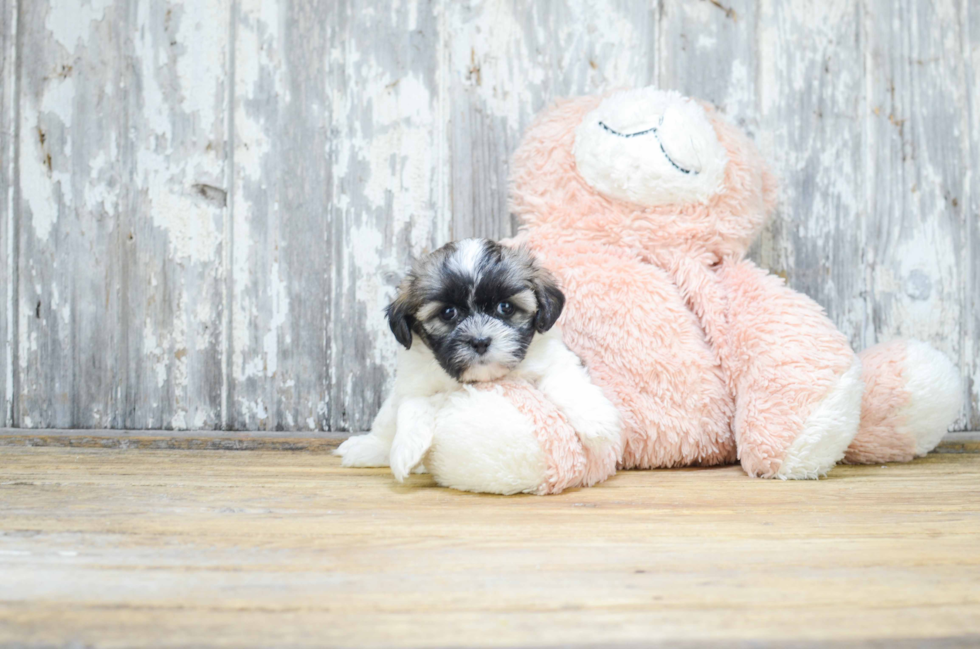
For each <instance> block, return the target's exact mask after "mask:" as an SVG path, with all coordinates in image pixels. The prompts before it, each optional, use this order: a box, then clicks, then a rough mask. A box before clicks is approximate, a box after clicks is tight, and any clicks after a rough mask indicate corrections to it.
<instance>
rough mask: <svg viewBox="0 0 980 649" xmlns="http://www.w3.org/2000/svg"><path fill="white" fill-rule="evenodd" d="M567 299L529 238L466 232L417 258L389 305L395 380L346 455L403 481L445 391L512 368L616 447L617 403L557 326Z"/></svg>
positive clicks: (584, 432) (579, 426) (427, 442)
mask: <svg viewBox="0 0 980 649" xmlns="http://www.w3.org/2000/svg"><path fill="white" fill-rule="evenodd" d="M564 304H565V296H564V294H563V293H562V292H561V290H560V289H559V288H558V285H557V282H556V281H555V278H554V277H553V276H552V274H551V273H550V272H548V271H547V270H546V269H544V268H542V267H541V266H540V265H539V264H538V262H537V261H536V260H535V259H534V257H533V256H532V254H531V253H530V251H529V250H527V249H526V248H523V247H518V248H510V247H507V246H503V245H501V244H499V243H495V242H493V241H490V240H487V239H465V240H463V241H459V242H455V243H449V244H447V245H445V246H443V247H442V248H439V249H438V250H436V251H435V252H433V253H431V254H429V255H427V256H425V257H423V258H421V259H419V260H418V261H417V262H416V264H415V265H414V267H413V268H412V270H411V271H410V272H409V273H408V276H407V277H406V278H405V280H404V281H403V282H402V283H401V285H400V286H399V289H398V294H397V296H396V297H395V299H394V301H393V302H392V303H391V304H390V305H389V306H388V308H387V309H386V314H387V318H388V325H389V326H390V328H391V331H392V333H393V334H394V335H395V339H396V340H398V342H399V343H400V344H401V345H402V347H404V349H403V350H402V351H401V352H400V354H399V358H398V366H397V375H396V378H395V385H394V389H393V390H392V393H391V394H390V395H389V396H388V398H387V399H386V400H385V402H384V403H383V404H382V406H381V410H380V411H379V413H378V416H377V417H376V419H375V421H374V424H373V425H372V427H371V432H370V433H369V434H367V435H361V436H357V437H351V438H350V439H348V440H347V441H345V442H344V443H343V444H341V446H340V448H338V449H337V451H336V454H338V455H340V456H341V457H342V458H343V461H342V464H343V465H344V466H348V467H354V466H359V467H364V466H390V467H391V469H392V472H393V473H394V475H395V477H396V478H397V479H398V480H399V481H401V480H402V479H404V477H405V476H406V475H408V474H409V473H410V472H411V471H412V470H413V469H415V470H422V469H421V467H420V465H421V462H422V459H423V456H424V455H425V453H426V452H427V451H428V449H429V447H430V446H431V444H432V441H433V435H434V434H435V431H436V427H437V417H438V413H439V410H440V408H441V407H442V406H443V404H444V403H445V398H446V396H447V395H449V394H450V393H453V392H456V391H459V390H461V389H463V386H464V385H466V384H468V383H474V382H483V381H493V380H496V379H501V378H504V377H508V378H519V379H524V380H526V381H529V382H530V383H532V384H533V385H534V386H535V387H537V388H538V389H539V390H540V391H541V392H542V393H543V394H544V395H545V396H546V397H547V398H548V399H549V400H551V401H552V402H553V403H554V404H555V405H556V406H557V407H558V408H559V409H560V410H562V412H563V413H564V414H565V416H566V418H567V419H568V422H569V424H571V426H572V427H573V428H574V429H575V431H576V432H577V433H578V435H579V438H580V439H581V441H582V443H583V444H585V445H587V446H588V445H608V444H615V445H617V447H618V445H619V444H620V443H621V442H620V424H619V415H618V412H617V411H616V409H615V407H614V406H613V405H612V404H611V403H610V402H609V401H608V400H607V399H606V398H605V397H604V396H603V394H602V391H601V390H600V389H599V388H598V387H597V386H595V385H594V384H592V382H591V380H590V378H589V375H588V373H587V372H586V370H585V368H583V367H582V364H581V362H580V361H579V359H578V357H577V356H576V355H575V354H574V353H573V352H572V351H571V350H569V349H568V348H567V347H566V346H565V344H564V343H563V342H562V340H561V335H560V333H559V332H558V331H557V330H556V329H554V328H553V327H554V325H555V322H556V321H557V320H558V317H559V316H560V315H561V312H562V309H563V307H564ZM488 416H492V413H488Z"/></svg>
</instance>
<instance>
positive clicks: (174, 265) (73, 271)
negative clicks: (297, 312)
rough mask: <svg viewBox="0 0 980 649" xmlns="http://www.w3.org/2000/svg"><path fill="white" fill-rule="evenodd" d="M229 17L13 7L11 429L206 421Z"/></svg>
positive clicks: (189, 7) (221, 207) (214, 336)
mask: <svg viewBox="0 0 980 649" xmlns="http://www.w3.org/2000/svg"><path fill="white" fill-rule="evenodd" d="M228 6H229V4H228V2H226V1H224V0H214V1H210V0H209V1H208V2H195V3H191V4H184V3H167V2H151V1H148V0H145V1H142V2H137V3H129V2H123V1H119V2H115V3H113V2H93V3H90V4H85V5H79V4H76V3H64V5H62V4H58V3H44V2H41V3H23V4H22V5H21V20H20V23H19V29H20V31H21V36H20V38H22V39H23V41H24V42H25V43H26V45H25V47H27V48H28V49H29V50H30V51H31V52H32V55H31V56H29V57H22V64H21V76H22V91H21V93H20V97H21V106H20V110H21V124H20V133H19V135H20V157H19V160H18V162H19V165H20V167H19V173H20V190H21V191H20V196H21V198H22V200H21V201H20V202H19V204H18V205H17V206H16V207H17V209H18V210H19V213H18V221H19V226H20V248H19V258H18V266H19V293H20V294H19V300H18V305H17V308H18V322H19V326H18V329H17V336H18V340H17V344H18V366H17V368H15V369H16V370H17V372H18V378H19V380H18V382H17V385H19V392H18V395H17V399H16V404H15V405H16V407H15V412H14V424H15V425H18V426H24V427H33V426H52V427H92V426H96V427H124V426H129V427H147V428H162V427H175V428H187V427H195V428H211V427H215V426H217V425H218V424H219V419H218V418H219V416H220V408H219V395H220V385H221V377H222V372H221V364H220V358H221V353H220V347H219V345H218V342H219V340H220V331H221V330H220V314H221V313H222V300H221V284H220V281H219V280H220V273H221V265H220V261H221V247H220V245H221V234H222V221H223V214H224V212H225V200H224V198H223V194H224V192H223V190H221V189H219V188H220V187H221V186H222V185H223V184H224V179H223V173H224V172H223V159H224V155H225V154H224V151H225V148H226V147H225V145H224V141H225V137H224V135H225V119H226V114H227V111H226V109H225V106H226V103H227V101H226V92H227V91H226V86H225V84H226V83H227V66H226V59H227V54H226V52H227V45H226V41H227V38H226V36H225V35H226V33H227V30H218V31H217V32H212V30H211V26H212V25H211V21H212V20H213V19H214V18H215V17H218V18H222V17H227V7H228ZM222 24H224V23H222ZM212 188H213V189H212Z"/></svg>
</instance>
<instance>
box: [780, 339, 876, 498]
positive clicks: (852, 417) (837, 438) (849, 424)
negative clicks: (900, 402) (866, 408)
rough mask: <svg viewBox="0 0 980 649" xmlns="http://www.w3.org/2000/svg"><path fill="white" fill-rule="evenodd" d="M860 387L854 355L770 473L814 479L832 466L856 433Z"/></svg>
mask: <svg viewBox="0 0 980 649" xmlns="http://www.w3.org/2000/svg"><path fill="white" fill-rule="evenodd" d="M863 391H864V383H863V382H862V380H861V362H860V361H859V360H858V359H856V358H855V359H854V362H853V363H852V364H851V367H850V368H849V369H848V370H847V371H846V372H844V374H842V375H841V376H840V378H838V379H837V382H836V383H835V384H834V386H833V387H831V388H830V390H829V391H828V392H827V395H826V396H825V397H824V398H823V400H822V401H821V402H820V403H819V404H817V406H816V408H814V410H813V412H811V413H810V416H809V417H808V418H807V420H806V423H805V424H804V425H803V430H802V431H801V432H800V434H799V436H798V437H797V438H796V439H795V440H794V441H793V444H792V445H791V446H790V447H789V449H787V451H786V455H785V456H784V457H783V460H782V462H781V463H780V465H779V469H778V470H777V471H776V474H775V475H774V476H773V477H776V478H780V479H782V480H814V479H817V478H819V477H821V476H824V475H826V474H827V472H828V471H830V470H831V469H832V468H834V465H835V464H837V463H838V462H840V461H841V460H842V459H843V458H844V453H845V452H846V451H847V446H848V445H849V444H850V443H851V440H853V439H854V436H855V435H857V431H858V423H859V422H860V419H861V394H862V393H863Z"/></svg>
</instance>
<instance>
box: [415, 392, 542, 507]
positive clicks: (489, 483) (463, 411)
mask: <svg viewBox="0 0 980 649" xmlns="http://www.w3.org/2000/svg"><path fill="white" fill-rule="evenodd" d="M425 465H426V468H427V469H428V471H429V473H431V474H432V476H433V477H434V478H435V480H436V482H438V483H439V484H440V485H442V486H444V487H451V488H453V489H460V490H462V491H476V492H483V493H496V494H503V495H509V494H516V493H538V492H539V490H540V488H541V486H542V485H543V484H544V483H545V482H546V474H547V471H548V462H547V460H546V458H545V455H544V452H543V451H542V449H541V446H540V445H539V444H538V441H537V438H536V437H535V434H534V422H533V421H532V420H531V419H530V418H529V417H527V416H526V415H525V414H524V413H522V412H521V411H520V410H518V408H516V407H515V406H514V404H513V403H511V402H510V401H509V400H508V399H507V398H506V397H505V396H504V394H503V392H502V391H501V390H488V389H478V388H472V387H468V388H466V389H465V390H462V391H460V392H457V393H455V394H453V395H451V396H450V397H449V398H448V399H447V400H446V403H445V404H444V406H443V408H442V410H441V411H440V412H439V415H438V417H437V419H436V425H435V434H434V435H433V441H432V446H431V448H430V449H429V453H428V455H427V456H426V458H425Z"/></svg>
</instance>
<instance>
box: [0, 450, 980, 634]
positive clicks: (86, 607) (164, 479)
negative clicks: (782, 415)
mask: <svg viewBox="0 0 980 649" xmlns="http://www.w3.org/2000/svg"><path fill="white" fill-rule="evenodd" d="M0 466H2V467H3V480H2V482H0V530H2V534H0V566H2V571H3V574H4V588H3V589H2V590H0V642H3V643H21V644H38V645H55V644H57V645H63V644H85V645H94V646H121V645H126V646H145V645H168V646H177V645H188V644H192V645H224V646H229V645H230V646H270V645H276V646H282V645H303V646H325V645H330V646H338V645H339V646H403V647H414V646H461V645H467V646H620V645H622V646H634V645H635V646H650V645H651V644H653V645H662V646H677V645H678V643H680V642H682V641H688V642H692V643H696V645H695V646H771V645H773V644H776V643H780V642H782V643H786V642H787V641H789V640H798V641H801V642H802V643H804V644H803V646H808V645H807V644H805V643H806V642H810V643H818V642H830V641H840V642H846V643H847V645H850V646H865V645H866V644H867V645H871V644H872V643H877V644H874V646H911V645H912V643H913V642H915V641H919V642H926V643H931V642H933V641H934V642H936V643H940V642H941V643H942V645H941V646H970V643H975V642H976V641H977V639H978V635H977V634H980V589H978V584H980V559H978V557H980V552H978V551H980V529H978V527H977V525H978V522H977V516H976V514H977V509H976V503H977V502H978V497H980V487H978V485H980V455H977V454H975V453H972V454H971V453H967V454H948V455H931V456H929V457H928V458H926V459H924V460H919V461H916V462H914V463H911V464H905V465H888V466H886V467H877V466H874V467H840V468H839V469H838V470H836V471H835V472H834V473H833V474H831V477H830V478H829V479H826V480H821V481H819V482H779V481H775V482H773V481H761V480H752V479H749V478H747V477H745V476H744V475H743V474H742V473H741V472H740V471H739V470H738V469H737V468H734V467H732V468H719V469H687V470H675V471H652V472H628V473H624V474H620V475H618V476H615V477H614V478H612V479H611V480H610V481H608V482H607V483H605V484H604V485H602V486H599V487H597V488H594V489H586V490H581V491H572V492H569V493H565V494H563V495H560V496H552V497H534V496H529V497H510V498H502V497H493V496H479V495H472V494H464V493H460V492H453V491H449V490H446V489H441V488H436V487H434V485H433V484H432V483H431V480H430V478H428V477H427V476H413V477H412V478H410V480H409V481H407V482H406V483H405V484H402V485H399V484H397V483H395V482H394V480H393V479H392V478H391V476H390V475H388V474H387V473H386V472H385V471H382V470H344V469H340V468H339V467H338V465H337V459H336V458H333V457H331V456H326V455H323V454H308V453H300V454H297V453H273V452H265V451H258V452H252V453H230V452H223V451H215V452H210V453H199V452H198V453H195V452H187V451H169V450H128V451H120V450H95V449H62V448H27V449H25V448H0ZM847 645H845V646H847Z"/></svg>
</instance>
